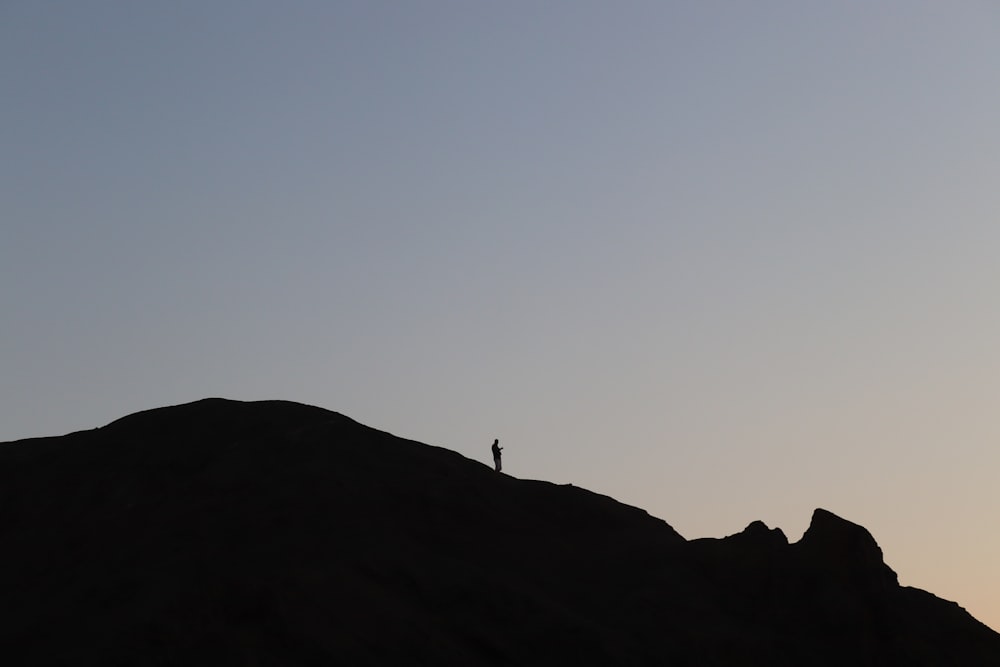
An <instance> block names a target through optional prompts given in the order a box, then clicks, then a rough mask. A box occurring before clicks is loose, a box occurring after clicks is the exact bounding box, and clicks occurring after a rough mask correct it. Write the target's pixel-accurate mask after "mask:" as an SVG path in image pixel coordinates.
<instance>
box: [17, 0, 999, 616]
mask: <svg viewBox="0 0 1000 667" xmlns="http://www.w3.org/2000/svg"><path fill="white" fill-rule="evenodd" d="M998 81H1000V6H998V5H997V4H996V3H994V2H992V1H988V0H981V1H974V0H968V1H963V2H947V3H946V2H938V1H936V0H935V1H927V2H921V1H918V0H906V1H891V0H885V1H880V2H875V3H873V2H869V1H867V0H864V1H861V0H858V1H852V0H847V1H845V2H799V1H792V0H788V1H786V2H768V1H763V2H753V3H747V2H714V1H707V2H703V1H701V0H699V1H698V2H693V1H692V2H685V3H681V2H586V1H581V0H574V1H572V2H570V1H566V2H559V1H551V2H534V1H533V2H513V1H509V2H502V3H484V2H458V1H455V2H438V1H431V0H428V1H424V2H372V1H362V2H261V1H249V0H241V1H239V2H236V1H221V0H220V1H215V2H202V1H200V0H198V1H191V2H169V3H136V2H127V1H121V2H100V1H82V2H77V1H72V2H71V1H65V2H58V1H52V2H49V1H43V0H40V1H33V0H32V1H29V0H23V1H19V0H7V1H6V2H3V3H0V99H2V104H0V156H2V157H0V216H2V227H0V231H2V242H0V277H2V281H0V313H2V317H3V320H2V322H3V326H2V328H0V364H2V365H0V373H2V378H3V380H2V382H0V391H2V394H0V440H14V439H19V438H24V437H29V436H41V435H59V434H62V433H66V432H69V431H73V430H80V429H86V428H92V427H96V426H100V425H102V424H105V423H107V422H109V421H111V420H113V419H116V418H118V417H121V416H124V415H126V414H129V413H132V412H136V411H138V410H142V409H147V408H153V407H159V406H163V405H169V404H176V403H183V402H188V401H192V400H196V399H199V398H203V397H207V396H223V397H228V398H235V399H244V400H251V399H264V398H281V399H289V400H295V401H301V402H304V403H309V404H313V405H319V406H322V407H326V408H329V409H332V410H336V411H339V412H343V413H345V414H347V415H349V416H351V417H353V418H355V419H357V420H359V421H361V422H363V423H366V424H369V425H372V426H375V427H377V428H381V429H383V430H388V431H391V432H393V433H395V434H397V435H401V436H404V437H409V438H413V439H416V440H420V441H423V442H427V443H430V444H435V445H440V446H444V447H448V448H450V449H454V450H457V451H459V452H461V453H463V454H465V455H466V456H469V457H471V458H475V459H477V460H480V461H484V462H488V461H489V459H490V454H489V445H490V443H492V441H493V438H495V437H496V438H500V441H501V445H503V446H504V447H505V452H504V454H505V459H504V466H505V471H508V472H510V473H511V474H512V475H515V476H518V477H526V478H535V479H545V480H550V481H553V482H557V483H573V484H575V485H578V486H583V487H586V488H589V489H592V490H594V491H597V492H600V493H605V494H608V495H611V496H613V497H615V498H617V499H618V500H621V501H622V502H626V503H629V504H632V505H638V506H640V507H642V508H644V509H646V510H648V511H649V512H650V513H651V514H653V515H655V516H659V517H661V518H663V519H665V520H666V521H667V522H668V523H670V524H671V525H673V526H674V527H675V528H676V529H677V530H679V531H680V532H681V533H682V534H683V535H684V536H685V537H688V538H696V537H708V536H711V537H719V536H723V535H727V534H731V533H734V532H738V531H740V530H742V529H743V528H744V527H745V526H746V525H747V524H748V523H749V522H751V521H752V520H754V519H761V520H763V521H764V522H766V523H767V524H768V525H770V526H778V527H780V528H782V529H783V530H784V531H785V532H786V534H788V536H789V538H790V539H792V540H797V539H798V538H799V537H800V536H801V534H802V532H803V531H804V530H805V528H806V526H807V525H808V521H809V518H810V515H811V512H812V510H813V509H814V508H816V507H824V508H826V509H829V510H831V511H833V512H835V513H837V514H839V515H841V516H843V517H845V518H847V519H849V520H852V521H855V522H857V523H860V524H862V525H864V526H866V527H867V528H868V529H869V530H871V532H872V533H873V535H874V536H875V538H876V539H877V540H878V542H879V544H880V545H881V547H882V549H883V551H884V553H885V557H886V561H887V562H888V563H889V565H890V566H891V567H893V568H894V569H895V570H896V571H897V572H898V573H899V576H900V581H901V583H903V584H906V585H914V586H917V587H920V588H924V589H927V590H930V591H931V592H933V593H935V594H937V595H939V596H941V597H944V598H947V599H951V600H956V601H958V602H959V603H960V604H961V605H962V606H964V607H966V608H967V609H968V610H969V611H970V612H972V613H973V614H974V615H975V616H977V617H978V618H980V619H981V620H983V621H984V622H986V623H988V624H990V625H992V626H993V627H994V628H998V629H1000V565H998V563H1000V534H998V533H997V530H996V520H997V516H998V514H1000V488H998V486H997V485H996V484H995V479H996V477H997V475H998V473H1000V419H998V416H1000V415H998V410H997V403H998V399H1000V345H998V341H1000V305H998V302H997V286H998V285H1000V261H998V255H1000V252H998V251H1000V224H998V219H997V214H998V213H1000V187H998V178H997V176H998V170H1000V123H998V119H1000V86H998V85H997V83H998Z"/></svg>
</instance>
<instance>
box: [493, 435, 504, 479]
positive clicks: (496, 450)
mask: <svg viewBox="0 0 1000 667" xmlns="http://www.w3.org/2000/svg"><path fill="white" fill-rule="evenodd" d="M492 449H493V465H494V466H496V469H497V472H500V452H502V451H503V447H501V446H500V440H498V439H494V440H493V447H492Z"/></svg>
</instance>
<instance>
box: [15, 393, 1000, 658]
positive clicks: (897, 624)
mask: <svg viewBox="0 0 1000 667" xmlns="http://www.w3.org/2000/svg"><path fill="white" fill-rule="evenodd" d="M0 545H2V554H3V556H2V558H3V567H0V591H3V597H2V603H0V605H2V606H0V646H2V647H4V652H5V653H6V654H7V656H15V655H18V656H25V658H24V659H23V661H22V663H21V664H37V665H60V664H67V665H68V664H72V665H74V666H75V667H83V666H87V665H130V666H144V665H149V666H153V665H157V666H159V665H185V666H190V665H284V666H298V665H301V666H312V665H316V666H319V665H397V664H427V665H553V664H576V665H665V664H669V665H699V666H713V665H719V666H722V665H726V666H734V665H761V666H763V665H767V666H769V667H775V666H778V667H780V666H783V665H788V666H791V665H795V666H797V667H798V666H801V665H814V666H815V665H820V666H822V665H838V666H840V665H845V664H850V665H855V666H864V665H871V666H875V665H878V666H887V665H889V666H891V665H908V666H920V665H927V666H930V665H936V666H937V665H950V666H952V667H958V666H962V665H970V666H971V665H997V664H1000V635H998V634H997V633H995V632H994V631H992V630H991V629H989V628H987V627H986V626H984V625H983V624H981V623H979V622H978V621H976V620H975V619H974V618H972V616H970V615H969V614H968V613H966V612H965V611H964V610H963V609H961V608H960V607H959V606H958V605H956V604H954V603H951V602H946V601H944V600H941V599H939V598H937V597H935V596H933V595H931V594H930V593H927V592H924V591H922V590H919V589H915V588H908V587H901V586H900V585H899V584H898V582H897V580H896V575H895V573H894V572H893V571H892V569H890V568H889V566H887V565H886V564H885V562H884V560H883V556H882V552H881V550H880V548H879V546H878V544H877V543H876V541H875V539H874V538H873V537H872V535H871V534H870V533H869V532H868V531H867V530H866V529H865V528H863V527H861V526H859V525H856V524H854V523H851V522H850V521H847V520H845V519H842V518H840V517H838V516H836V515H835V514H833V513H831V512H828V511H826V510H822V509H817V510H816V511H815V512H814V514H813V517H812V522H811V524H810V526H809V529H808V530H807V531H806V533H805V534H804V535H803V537H802V539H801V540H799V541H798V542H796V543H789V542H788V540H787V539H786V538H785V535H784V534H783V533H782V532H781V531H780V530H778V529H771V528H769V527H768V526H766V525H764V524H763V523H761V522H759V521H754V522H752V523H750V524H749V525H748V526H747V527H746V529H745V530H743V531H742V532H740V533H737V534H735V535H731V536H729V537H726V538H722V539H696V540H690V541H689V540H685V539H684V538H683V537H681V536H680V535H679V534H678V533H677V532H676V531H674V530H673V529H672V528H671V527H670V526H669V525H668V524H666V523H665V522H663V521H661V520H659V519H657V518H654V517H651V516H649V515H648V514H647V513H646V512H644V511H642V510H640V509H637V508H634V507H630V506H627V505H623V504H621V503H618V502H616V501H614V500H613V499H611V498H608V497H606V496H601V495H598V494H595V493H591V492H589V491H586V490H584V489H580V488H577V487H573V486H559V485H554V484H550V483H546V482H540V481H530V480H520V479H515V478H512V477H509V476H507V475H503V474H497V473H495V472H493V471H492V470H491V469H489V468H488V467H486V466H485V465H482V464H481V463H477V462H475V461H471V460H469V459H466V458H465V457H463V456H461V455H459V454H457V453H455V452H452V451H449V450H446V449H442V448H439V447H433V446H429V445H424V444H421V443H417V442H414V441H410V440H404V439H401V438H397V437H394V436H392V435H390V434H388V433H384V432H382V431H378V430H375V429H372V428H369V427H366V426H363V425H361V424H359V423H357V422H355V421H352V420H351V419H349V418H347V417H345V416H343V415H340V414H337V413H334V412H330V411H327V410H323V409H320V408H316V407H310V406H306V405H300V404H296V403H289V402H283V401H263V402H251V403H243V402H237V401H228V400H223V399H207V400H203V401H198V402H195V403H190V404H186V405H180V406H175V407H168V408H161V409H156V410H150V411H147V412H142V413H138V414H134V415H131V416H128V417H125V418H123V419H120V420H118V421H115V422H113V423H111V424H108V425H107V426H104V427H102V428H97V429H94V430H90V431H82V432H79V433H73V434H70V435H66V436H62V437H54V438H39V439H31V440H22V441H17V442H10V443H4V444H2V445H0Z"/></svg>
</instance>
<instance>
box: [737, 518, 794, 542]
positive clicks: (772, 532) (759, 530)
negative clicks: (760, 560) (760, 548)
mask: <svg viewBox="0 0 1000 667" xmlns="http://www.w3.org/2000/svg"><path fill="white" fill-rule="evenodd" d="M740 534H741V535H743V536H745V537H746V538H747V539H751V540H753V541H754V542H767V543H769V544H782V545H785V544H788V538H787V537H785V533H784V532H783V531H782V530H781V529H780V528H768V527H767V524H766V523H764V522H763V521H759V520H758V521H751V522H750V525H748V526H747V527H746V528H744V529H743V532H742V533H740Z"/></svg>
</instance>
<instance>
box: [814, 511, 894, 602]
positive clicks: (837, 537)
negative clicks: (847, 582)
mask: <svg viewBox="0 0 1000 667" xmlns="http://www.w3.org/2000/svg"><path fill="white" fill-rule="evenodd" d="M798 546H799V547H801V548H802V549H803V550H804V551H806V552H808V553H811V554H813V555H814V557H815V558H817V559H819V560H820V561H822V562H823V563H824V564H826V565H827V566H829V567H830V568H831V569H837V570H844V569H847V570H851V571H866V572H867V573H869V574H870V575H872V576H873V577H875V578H878V579H883V578H884V580H885V583H888V584H892V585H895V584H896V583H897V576H896V573H895V572H894V571H893V570H892V569H891V568H890V567H889V566H888V565H886V564H885V561H884V560H883V558H882V549H881V548H880V547H879V545H878V543H877V542H876V541H875V538H874V537H872V534H871V533H870V532H868V529H866V528H865V527H864V526H859V525H858V524H856V523H852V522H850V521H848V520H846V519H842V518H840V517H839V516H837V515H836V514H834V513H833V512H830V511H827V510H825V509H822V508H819V509H816V511H814V512H813V516H812V521H811V522H810V524H809V528H808V529H807V530H806V532H805V534H804V535H803V536H802V539H801V540H800V541H799V543H798Z"/></svg>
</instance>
